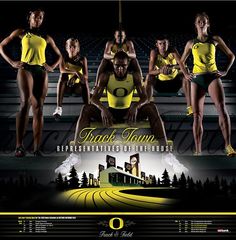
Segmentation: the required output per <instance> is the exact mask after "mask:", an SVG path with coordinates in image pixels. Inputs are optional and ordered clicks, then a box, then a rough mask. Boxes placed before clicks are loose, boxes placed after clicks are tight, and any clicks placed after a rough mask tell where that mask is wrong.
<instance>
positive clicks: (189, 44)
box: [181, 40, 193, 65]
mask: <svg viewBox="0 0 236 240" xmlns="http://www.w3.org/2000/svg"><path fill="white" fill-rule="evenodd" d="M192 46H193V40H190V41H188V42H187V44H186V45H185V48H184V52H183V55H182V57H181V62H182V63H183V65H184V64H185V62H186V60H187V58H188V56H189V55H190V53H191V50H192Z"/></svg>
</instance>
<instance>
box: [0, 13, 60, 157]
mask: <svg viewBox="0 0 236 240" xmlns="http://www.w3.org/2000/svg"><path fill="white" fill-rule="evenodd" d="M43 19H44V11H42V10H40V9H39V10H35V11H32V12H30V13H29V16H28V22H29V28H28V29H17V30H15V31H13V32H12V33H11V34H10V35H9V36H8V37H7V38H5V39H4V40H3V41H2V42H1V44H0V53H1V55H2V56H3V58H4V59H5V60H6V61H7V62H8V63H9V64H10V65H11V66H12V67H14V68H17V69H18V74H17V82H18V87H19V91H20V93H21V94H20V97H21V105H20V110H19V113H17V116H16V152H15V156H16V157H23V156H25V149H24V145H23V138H24V134H25V132H26V129H27V123H28V117H29V116H28V115H29V109H30V105H31V106H32V109H33V111H32V112H33V136H34V155H35V156H40V155H41V153H40V151H39V148H40V143H41V137H42V129H43V111H42V109H43V103H44V100H45V97H46V95H47V86H48V83H47V81H48V76H47V72H48V71H49V72H52V71H53V70H54V68H56V66H57V65H58V64H59V62H60V61H61V53H60V51H59V49H58V48H57V46H56V44H55V43H54V41H53V39H52V38H51V37H50V36H49V35H46V34H45V33H44V32H43V31H42V30H41V28H40V27H41V25H42V22H43ZM15 38H20V39H21V45H22V52H21V60H20V61H14V60H12V59H11V58H10V57H9V56H8V55H7V54H6V52H5V50H4V47H5V46H6V45H7V44H8V43H10V42H11V41H12V40H13V39H15ZM47 45H50V46H51V48H52V49H53V50H54V52H55V53H56V55H57V59H56V61H55V62H54V63H53V64H52V65H50V66H49V65H48V64H47V62H46V57H45V51H46V46H47Z"/></svg>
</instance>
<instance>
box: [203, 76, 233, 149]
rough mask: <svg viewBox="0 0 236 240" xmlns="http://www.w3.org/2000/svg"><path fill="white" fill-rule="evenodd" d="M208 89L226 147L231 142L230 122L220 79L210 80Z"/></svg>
mask: <svg viewBox="0 0 236 240" xmlns="http://www.w3.org/2000/svg"><path fill="white" fill-rule="evenodd" d="M208 91H209V95H210V97H211V99H212V101H213V102H214V104H215V106H216V109H217V112H218V114H219V125H220V129H221V132H222V134H223V137H224V140H225V147H227V146H228V145H229V144H231V141H230V138H231V124H230V118H229V114H228V112H227V109H226V106H225V96H224V90H223V86H222V83H221V80H220V79H216V80H214V81H212V82H211V84H210V85H209V87H208Z"/></svg>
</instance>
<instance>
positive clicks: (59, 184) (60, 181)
mask: <svg viewBox="0 0 236 240" xmlns="http://www.w3.org/2000/svg"><path fill="white" fill-rule="evenodd" d="M56 184H57V189H59V190H62V189H63V188H64V182H63V178H62V175H61V173H59V174H58V177H57V179H56Z"/></svg>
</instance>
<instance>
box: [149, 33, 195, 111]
mask: <svg viewBox="0 0 236 240" xmlns="http://www.w3.org/2000/svg"><path fill="white" fill-rule="evenodd" d="M187 77H188V74H187V70H186V68H185V66H184V65H183V63H182V62H181V60H180V56H179V53H178V51H177V50H176V49H175V48H174V47H171V46H170V44H169V39H168V37H167V36H165V35H159V36H158V37H157V40H156V48H155V49H153V50H151V52H150V60H149V73H148V75H147V76H146V80H145V83H146V90H147V95H148V99H149V101H151V99H152V96H153V89H155V90H156V91H157V92H158V93H177V92H178V91H179V89H180V88H181V87H182V88H183V91H184V94H185V98H186V103H187V115H188V116H189V115H192V113H193V112H192V107H191V101H190V82H189V81H188V80H187Z"/></svg>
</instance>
